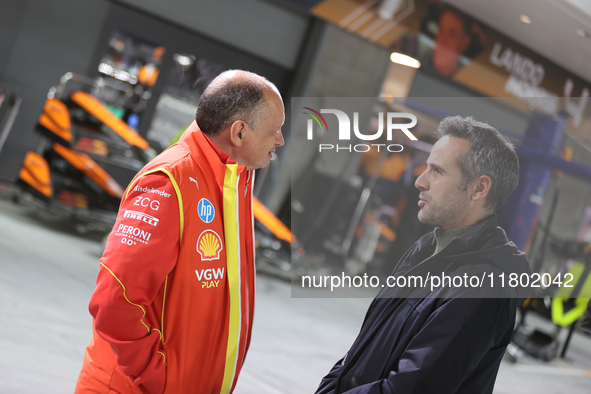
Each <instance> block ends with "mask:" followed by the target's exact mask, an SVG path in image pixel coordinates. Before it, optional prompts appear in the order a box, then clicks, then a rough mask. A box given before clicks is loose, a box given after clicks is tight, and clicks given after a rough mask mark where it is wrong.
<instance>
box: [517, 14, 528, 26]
mask: <svg viewBox="0 0 591 394" xmlns="http://www.w3.org/2000/svg"><path fill="white" fill-rule="evenodd" d="M519 19H520V20H521V21H522V22H523V23H527V24H528V25H530V24H531V19H530V17H529V16H527V15H521V16H520V17H519Z"/></svg>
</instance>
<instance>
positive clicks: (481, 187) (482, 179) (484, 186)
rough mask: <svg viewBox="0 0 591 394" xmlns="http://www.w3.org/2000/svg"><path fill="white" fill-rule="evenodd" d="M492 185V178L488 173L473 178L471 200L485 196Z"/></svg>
mask: <svg viewBox="0 0 591 394" xmlns="http://www.w3.org/2000/svg"><path fill="white" fill-rule="evenodd" d="M491 186H492V179H490V177H489V176H488V175H481V176H479V177H478V178H476V179H475V180H474V184H473V188H474V189H473V192H472V200H474V201H478V200H482V199H484V198H486V196H487V195H488V192H489V191H490V188H491Z"/></svg>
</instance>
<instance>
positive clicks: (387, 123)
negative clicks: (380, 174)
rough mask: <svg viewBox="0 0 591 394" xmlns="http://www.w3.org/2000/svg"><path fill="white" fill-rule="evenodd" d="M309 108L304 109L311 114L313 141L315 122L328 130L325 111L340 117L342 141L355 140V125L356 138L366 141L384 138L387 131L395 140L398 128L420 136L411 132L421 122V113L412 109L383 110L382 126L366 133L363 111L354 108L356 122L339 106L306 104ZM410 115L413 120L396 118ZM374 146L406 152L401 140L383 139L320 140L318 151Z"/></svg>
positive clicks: (380, 115)
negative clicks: (361, 120)
mask: <svg viewBox="0 0 591 394" xmlns="http://www.w3.org/2000/svg"><path fill="white" fill-rule="evenodd" d="M302 108H303V109H305V110H307V111H305V112H302V113H303V114H305V115H308V116H310V119H308V123H307V130H306V131H307V134H306V138H307V139H308V140H309V141H311V140H313V139H314V122H315V123H316V124H317V125H318V126H319V127H320V130H322V131H323V132H328V124H327V123H326V119H325V118H324V116H322V114H333V115H335V116H336V117H337V121H338V124H339V131H338V136H339V141H344V142H346V141H351V138H352V136H351V129H353V134H354V136H355V138H357V139H359V140H362V141H376V140H378V139H380V138H382V135H383V134H384V131H385V132H386V139H387V140H388V141H392V138H393V135H394V132H396V131H402V132H403V133H404V134H405V135H406V136H407V137H408V138H409V139H410V140H411V141H416V140H417V138H416V137H415V136H414V135H413V134H412V133H411V132H410V130H409V129H411V128H413V127H414V126H416V125H417V117H416V116H415V115H413V114H411V113H408V112H387V113H384V112H379V113H378V130H377V131H376V132H375V133H373V134H363V133H362V132H361V131H359V112H353V124H351V119H350V118H349V115H347V114H346V113H345V112H344V111H341V110H338V109H324V108H323V109H321V110H320V112H318V111H316V110H314V109H312V108H310V107H302ZM398 119H409V120H410V123H398V122H397V121H396V122H395V120H398ZM372 147H375V148H377V150H378V152H379V151H381V150H382V149H386V150H388V152H392V153H396V152H402V150H403V149H404V147H403V146H402V145H400V144H383V143H367V144H366V143H363V144H352V143H349V144H336V145H335V144H318V151H319V152H323V151H330V150H332V151H335V152H367V151H369V150H370V149H372Z"/></svg>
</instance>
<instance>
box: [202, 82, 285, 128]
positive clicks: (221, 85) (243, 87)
mask: <svg viewBox="0 0 591 394" xmlns="http://www.w3.org/2000/svg"><path fill="white" fill-rule="evenodd" d="M236 74H237V75H238V77H235V75H236ZM270 87H271V88H274V89H276V88H275V86H274V85H273V84H272V83H271V82H269V81H268V80H267V79H265V78H264V77H261V76H260V75H257V74H254V73H250V72H246V71H240V70H230V71H225V72H223V73H222V74H220V75H219V76H218V77H216V78H215V79H214V80H213V81H212V82H211V84H209V86H208V87H207V88H206V89H205V91H204V92H203V94H202V95H201V98H200V99H199V105H198V106H197V113H196V114H195V120H196V121H197V125H198V126H199V128H200V129H201V131H203V132H204V133H205V134H207V135H208V136H209V137H215V136H217V135H218V134H220V133H221V132H222V130H223V129H224V128H226V127H227V126H228V125H230V124H231V123H232V122H234V121H236V120H239V119H240V120H243V121H245V122H246V123H247V124H248V125H249V126H250V127H252V128H253V129H255V130H256V129H257V128H258V126H259V123H260V121H261V120H262V119H264V118H265V117H266V116H267V112H268V109H267V106H266V105H265V96H264V92H265V89H269V88H270Z"/></svg>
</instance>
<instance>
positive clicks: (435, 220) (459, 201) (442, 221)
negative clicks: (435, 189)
mask: <svg viewBox="0 0 591 394" xmlns="http://www.w3.org/2000/svg"><path fill="white" fill-rule="evenodd" d="M467 205H468V200H467V199H466V197H465V196H464V195H463V193H462V190H457V191H456V192H455V193H453V194H452V195H450V196H445V197H444V198H443V199H442V201H433V200H432V199H427V203H426V204H425V205H423V206H422V207H421V210H420V211H419V213H418V215H417V216H418V218H419V221H420V222H421V223H423V224H427V225H429V226H433V227H445V226H446V225H448V224H450V223H454V222H457V221H458V220H459V219H460V218H462V216H463V215H464V214H465V212H466V211H467ZM425 208H427V209H425Z"/></svg>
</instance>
